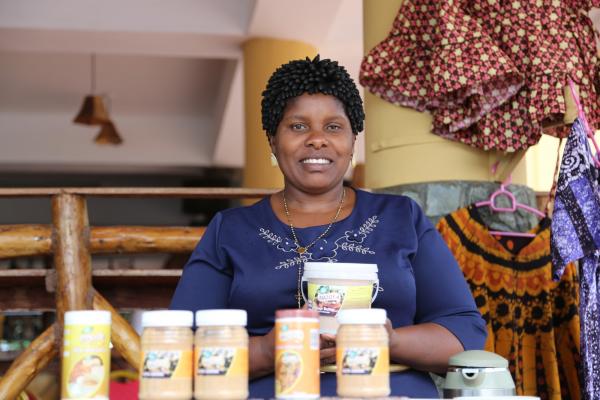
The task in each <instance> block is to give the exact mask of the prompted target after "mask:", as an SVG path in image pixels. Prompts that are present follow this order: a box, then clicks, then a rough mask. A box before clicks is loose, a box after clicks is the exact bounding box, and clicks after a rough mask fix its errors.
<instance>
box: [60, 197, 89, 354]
mask: <svg viewBox="0 0 600 400" xmlns="http://www.w3.org/2000/svg"><path fill="white" fill-rule="evenodd" d="M52 224H53V227H54V231H53V232H52V244H53V246H52V247H53V251H54V267H55V268H56V323H57V335H56V340H57V343H56V347H57V348H58V349H59V358H60V364H61V366H62V363H63V354H62V348H63V343H62V342H63V332H64V315H65V312H66V311H71V310H90V309H91V308H92V297H91V296H92V293H91V289H92V257H91V255H90V251H89V238H90V228H89V223H88V215H87V206H86V202H85V198H84V197H83V196H79V195H72V194H60V195H57V196H54V197H53V198H52Z"/></svg>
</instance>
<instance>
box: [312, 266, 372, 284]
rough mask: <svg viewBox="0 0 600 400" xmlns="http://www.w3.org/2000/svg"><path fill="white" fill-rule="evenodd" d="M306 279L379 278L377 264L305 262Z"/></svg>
mask: <svg viewBox="0 0 600 400" xmlns="http://www.w3.org/2000/svg"><path fill="white" fill-rule="evenodd" d="M304 278H305V279H311V278H312V279H319V278H320V279H358V280H361V279H364V280H372V281H375V280H377V264H364V263H331V262H305V263H304Z"/></svg>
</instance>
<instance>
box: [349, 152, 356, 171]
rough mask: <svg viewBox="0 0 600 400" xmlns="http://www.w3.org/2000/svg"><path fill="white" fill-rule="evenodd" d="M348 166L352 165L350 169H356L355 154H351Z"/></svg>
mask: <svg viewBox="0 0 600 400" xmlns="http://www.w3.org/2000/svg"><path fill="white" fill-rule="evenodd" d="M350 165H352V168H354V167H356V153H352V158H351V159H350Z"/></svg>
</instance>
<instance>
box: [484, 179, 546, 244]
mask: <svg viewBox="0 0 600 400" xmlns="http://www.w3.org/2000/svg"><path fill="white" fill-rule="evenodd" d="M511 182H512V177H511V176H510V175H509V176H508V178H507V179H506V180H505V181H504V182H502V183H501V184H500V189H498V190H496V191H495V192H494V193H492V195H491V196H490V198H489V200H484V201H480V202H477V203H475V207H483V206H489V207H490V209H491V210H492V211H496V212H515V211H516V210H517V208H519V209H522V210H525V211H529V212H531V213H533V214H535V215H537V216H538V217H540V218H544V217H545V216H546V214H544V213H543V212H541V211H540V210H538V209H536V208H533V207H530V206H528V205H526V204H522V203H519V202H518V201H517V199H516V197H515V195H514V194H512V193H511V192H510V191H509V190H507V189H506V186H508V185H510V183H511ZM498 196H506V197H507V198H508V199H509V200H510V207H499V206H497V205H496V199H497V198H498ZM490 234H492V235H498V236H514V237H535V236H536V235H535V234H533V233H529V232H510V231H490Z"/></svg>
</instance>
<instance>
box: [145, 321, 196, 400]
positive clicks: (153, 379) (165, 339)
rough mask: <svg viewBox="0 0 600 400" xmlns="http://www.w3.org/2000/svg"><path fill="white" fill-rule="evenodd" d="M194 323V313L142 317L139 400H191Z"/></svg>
mask: <svg viewBox="0 0 600 400" xmlns="http://www.w3.org/2000/svg"><path fill="white" fill-rule="evenodd" d="M193 322H194V313H193V312H191V311H166V310H165V311H147V312H145V313H144V314H143V315H142V327H143V328H144V330H143V333H142V355H141V361H140V363H141V364H140V391H139V398H140V400H189V399H191V398H192V359H193V346H194V334H193V332H192V325H193Z"/></svg>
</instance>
